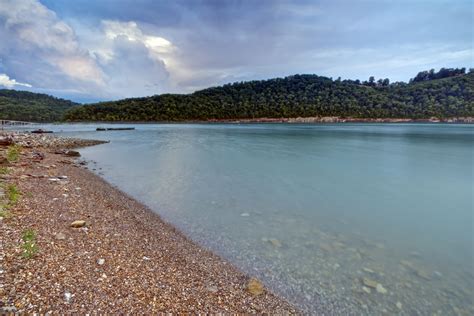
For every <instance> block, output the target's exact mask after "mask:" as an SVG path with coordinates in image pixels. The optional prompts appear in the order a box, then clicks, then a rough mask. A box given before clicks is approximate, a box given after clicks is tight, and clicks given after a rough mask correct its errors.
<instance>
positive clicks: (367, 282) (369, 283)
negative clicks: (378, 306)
mask: <svg viewBox="0 0 474 316" xmlns="http://www.w3.org/2000/svg"><path fill="white" fill-rule="evenodd" d="M362 283H363V284H364V285H365V286H368V287H370V288H373V289H376V288H377V285H378V282H376V281H374V280H371V279H369V278H362Z"/></svg>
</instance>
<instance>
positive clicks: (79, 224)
mask: <svg viewBox="0 0 474 316" xmlns="http://www.w3.org/2000/svg"><path fill="white" fill-rule="evenodd" d="M84 226H86V221H83V220H77V221H74V222H72V223H71V227H73V228H81V227H84Z"/></svg>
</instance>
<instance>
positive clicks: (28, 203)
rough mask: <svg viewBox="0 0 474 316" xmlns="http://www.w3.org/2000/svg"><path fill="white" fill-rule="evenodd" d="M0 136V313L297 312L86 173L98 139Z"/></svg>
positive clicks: (139, 206) (90, 173)
mask: <svg viewBox="0 0 474 316" xmlns="http://www.w3.org/2000/svg"><path fill="white" fill-rule="evenodd" d="M0 138H1V139H2V142H0V143H1V145H0V164H1V166H0V167H1V175H0V177H1V178H0V182H1V188H2V189H1V190H0V200H1V206H2V208H1V209H0V211H1V212H0V314H6V313H19V314H23V313H26V314H33V313H39V314H65V313H68V314H69V313H74V314H75V313H78V314H90V313H97V314H104V313H105V314H112V313H113V314H117V313H120V314H122V313H123V314H151V313H157V312H173V313H181V312H192V313H197V312H199V313H201V312H202V313H271V314H295V313H299V312H298V310H296V309H295V308H294V307H293V306H291V305H290V304H289V303H287V302H286V301H285V300H283V299H281V298H279V297H277V296H276V295H274V294H272V293H271V292H270V291H269V290H267V289H266V288H265V287H264V285H263V284H262V283H261V282H260V281H259V280H257V279H254V278H252V277H251V276H248V275H245V274H244V273H242V272H241V271H239V270H238V269H237V268H235V267H234V266H233V265H231V264H230V263H228V262H226V261H225V260H223V259H221V258H220V257H218V256H217V255H215V254H213V253H211V252H210V251H208V250H206V249H205V248H203V247H201V246H199V245H197V244H196V243H194V242H193V241H191V240H190V239H188V238H187V237H186V236H184V235H183V234H182V233H181V232H180V231H178V230H177V229H175V228H174V227H173V226H171V225H169V224H167V223H165V222H164V221H163V220H161V219H160V217H159V216H158V215H157V214H155V213H153V212H152V211H151V210H150V209H148V208H147V207H146V206H145V205H143V204H141V203H139V202H138V201H136V200H134V199H133V198H131V197H129V196H127V195H126V194H125V193H123V192H121V191H120V190H118V189H117V188H114V187H113V186H111V185H109V184H108V183H107V182H105V181H104V180H103V179H101V178H100V177H98V176H97V175H95V174H93V173H92V172H90V171H89V170H87V166H86V165H85V163H84V162H82V161H81V160H80V159H79V158H78V157H79V156H80V154H79V153H78V152H77V151H75V150H74V149H73V148H77V147H82V146H91V145H97V144H100V143H101V142H100V141H89V140H79V139H68V138H59V137H54V136H49V135H48V136H45V135H32V134H27V133H12V132H2V134H0Z"/></svg>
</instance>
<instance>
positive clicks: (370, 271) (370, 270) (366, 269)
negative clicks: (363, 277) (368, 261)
mask: <svg viewBox="0 0 474 316" xmlns="http://www.w3.org/2000/svg"><path fill="white" fill-rule="evenodd" d="M362 270H364V271H365V272H367V273H371V274H372V273H375V271H374V270H372V269H369V268H362Z"/></svg>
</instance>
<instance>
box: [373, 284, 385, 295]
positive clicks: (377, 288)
mask: <svg viewBox="0 0 474 316" xmlns="http://www.w3.org/2000/svg"><path fill="white" fill-rule="evenodd" d="M375 290H376V291H377V292H378V293H380V294H386V293H387V290H386V289H385V288H384V287H383V286H382V284H380V283H379V284H377V286H376V287H375Z"/></svg>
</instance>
